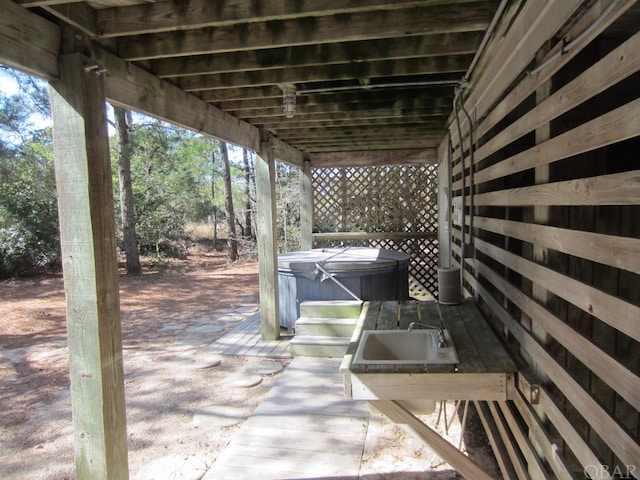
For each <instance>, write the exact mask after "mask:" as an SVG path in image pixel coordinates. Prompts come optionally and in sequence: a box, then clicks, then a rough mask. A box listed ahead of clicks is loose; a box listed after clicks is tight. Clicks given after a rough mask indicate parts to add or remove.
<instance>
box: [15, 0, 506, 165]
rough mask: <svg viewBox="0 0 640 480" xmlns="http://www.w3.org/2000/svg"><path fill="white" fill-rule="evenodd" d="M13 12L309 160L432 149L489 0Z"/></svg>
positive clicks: (160, 4) (42, 2)
mask: <svg viewBox="0 0 640 480" xmlns="http://www.w3.org/2000/svg"><path fill="white" fill-rule="evenodd" d="M16 3H19V4H21V5H22V6H24V7H26V8H29V9H30V10H31V11H32V12H34V13H38V14H40V15H42V16H46V17H47V18H49V19H53V20H54V21H55V22H57V23H59V24H69V25H71V26H73V27H74V28H77V29H80V30H82V31H83V32H84V33H85V34H87V35H88V36H89V37H90V38H91V39H92V40H93V41H94V42H96V43H99V44H100V45H102V46H103V47H104V48H105V49H107V50H109V51H111V52H112V53H114V54H115V55H117V56H119V57H121V58H122V59H124V60H126V61H128V62H131V63H132V64H134V65H135V66H138V67H141V68H143V69H144V70H146V71H148V72H150V73H152V74H154V75H156V76H158V77H160V78H162V79H165V80H166V81H167V82H170V83H172V84H174V85H175V86H177V87H179V88H181V89H183V90H184V91H186V92H188V93H191V94H193V95H195V96H197V97H199V98H201V99H202V100H204V101H206V102H208V103H210V104H212V105H214V106H216V107H218V108H219V109H221V110H223V111H225V112H227V113H229V114H231V115H233V116H235V117H237V118H239V119H242V120H244V121H246V122H248V123H249V124H251V125H254V126H256V127H259V128H262V129H264V130H266V131H268V132H270V133H271V134H272V135H274V136H275V137H277V138H279V139H280V140H282V141H284V142H286V143H288V144H290V145H291V146H293V147H295V148H297V149H299V150H301V151H303V152H306V153H310V154H312V153H322V152H349V151H362V150H369V151H371V150H396V149H424V148H433V147H435V146H437V145H438V143H439V142H440V140H441V139H442V137H443V135H444V132H445V128H446V125H447V120H448V118H449V114H450V113H451V110H452V100H453V93H454V88H455V86H456V84H457V82H459V81H460V79H461V78H462V77H463V76H464V74H465V72H466V71H467V69H468V68H469V65H470V63H471V62H472V59H473V57H474V55H475V53H476V51H477V49H478V47H479V45H480V43H481V41H482V38H483V36H484V33H485V31H486V29H487V27H488V25H489V24H490V22H491V19H492V18H493V15H494V13H495V10H496V8H497V4H498V1H497V0H457V1H454V0H421V1H419V0H394V1H384V0H169V1H156V2H150V1H147V2H141V1H135V0H102V1H99V2H74V1H69V0H18V1H17V2H16ZM287 84H289V85H293V86H295V89H296V113H295V115H294V116H293V118H286V117H285V115H284V112H283V99H282V88H281V87H283V86H285V85H287Z"/></svg>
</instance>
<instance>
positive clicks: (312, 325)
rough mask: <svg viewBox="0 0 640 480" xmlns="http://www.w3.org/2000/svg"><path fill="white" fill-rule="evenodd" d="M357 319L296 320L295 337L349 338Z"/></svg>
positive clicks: (309, 318) (307, 318) (305, 318)
mask: <svg viewBox="0 0 640 480" xmlns="http://www.w3.org/2000/svg"><path fill="white" fill-rule="evenodd" d="M357 323H358V319H357V318H311V317H300V318H299V319H298V320H296V335H306V336H320V337H349V338H350V337H351V335H353V331H354V330H355V328H356V324H357Z"/></svg>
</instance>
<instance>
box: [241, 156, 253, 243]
mask: <svg viewBox="0 0 640 480" xmlns="http://www.w3.org/2000/svg"><path fill="white" fill-rule="evenodd" d="M242 160H243V161H244V193H245V195H246V196H247V203H246V204H245V213H244V224H245V227H244V229H245V230H244V235H245V236H246V237H247V238H251V237H253V230H252V228H251V166H250V165H249V152H248V151H247V149H246V148H243V149H242Z"/></svg>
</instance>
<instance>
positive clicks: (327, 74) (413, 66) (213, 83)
mask: <svg viewBox="0 0 640 480" xmlns="http://www.w3.org/2000/svg"><path fill="white" fill-rule="evenodd" d="M471 59H472V55H455V56H444V57H425V58H418V59H411V60H389V61H380V62H362V63H353V64H345V65H329V66H317V67H293V68H281V69H277V70H264V71H252V72H238V73H221V74H217V75H203V76H194V77H183V78H181V79H180V80H179V81H178V82H177V85H178V86H179V87H180V88H182V89H183V90H184V91H186V92H193V91H202V90H215V89H220V88H240V87H256V86H263V85H277V84H279V83H293V84H295V85H298V84H301V83H312V82H323V81H334V82H335V81H339V80H354V79H356V80H358V79H362V80H369V79H372V78H385V79H388V78H390V77H401V76H410V75H412V76H415V75H430V76H433V78H420V79H416V80H415V81H422V80H425V81H428V80H440V79H443V80H447V79H451V80H452V81H453V78H454V76H452V75H449V76H447V77H443V78H438V77H437V75H442V74H453V73H456V74H461V73H464V72H465V71H466V70H467V68H468V67H469V64H470V63H471ZM354 85H356V84H355V83H354ZM301 88H302V87H301Z"/></svg>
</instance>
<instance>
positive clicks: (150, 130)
mask: <svg viewBox="0 0 640 480" xmlns="http://www.w3.org/2000/svg"><path fill="white" fill-rule="evenodd" d="M0 83H2V84H4V85H0V87H2V86H8V85H9V83H12V84H13V88H11V89H8V88H0V278H7V277H14V276H24V275H32V274H37V273H42V272H44V271H51V270H59V268H60V246H59V243H60V240H59V231H58V214H57V204H56V186H55V175H54V160H53V139H52V127H51V125H52V122H51V112H50V108H49V99H48V93H47V86H46V83H45V82H42V81H39V80H36V79H34V78H32V77H29V76H26V75H23V74H21V73H18V72H15V71H13V70H9V69H3V71H2V72H0ZM16 86H17V88H16ZM118 110H119V109H115V113H114V108H113V107H111V106H109V105H108V112H109V113H108V123H109V137H110V145H111V158H112V166H113V168H112V172H113V186H114V199H115V205H116V207H115V210H114V216H115V220H116V225H117V228H118V245H119V249H120V252H119V253H121V254H122V256H123V257H124V253H125V250H126V242H125V241H126V238H125V230H126V229H125V228H124V227H125V226H126V221H127V218H126V215H125V216H124V222H123V210H125V211H126V206H124V203H123V202H122V201H118V199H121V200H122V198H121V195H122V192H123V190H122V189H121V187H122V186H124V185H126V177H124V178H125V181H124V182H123V180H122V179H123V177H122V172H121V171H119V170H121V169H122V163H121V161H122V158H121V156H122V155H123V154H125V155H127V157H128V163H129V167H128V168H129V173H130V182H131V184H130V190H129V192H130V196H131V198H130V201H131V204H132V209H133V218H134V227H135V228H134V231H135V234H134V238H135V250H136V252H135V253H137V254H138V255H146V256H152V257H155V258H157V259H164V258H167V257H172V256H182V255H184V252H185V251H186V246H187V245H188V243H189V242H201V243H203V244H205V245H208V246H210V247H212V248H216V249H220V248H225V247H229V250H228V251H229V257H230V260H231V261H233V260H235V259H237V258H238V256H241V257H244V258H254V257H256V256H257V246H256V237H255V231H256V229H255V175H254V172H255V170H254V165H255V163H254V160H255V158H254V153H253V152H248V151H243V149H241V148H239V147H235V146H233V145H227V144H225V143H223V142H220V141H218V140H215V139H212V138H208V137H205V136H203V135H200V134H197V133H194V132H190V131H187V130H184V129H181V128H178V127H175V126H173V125H170V124H167V123H164V122H161V121H159V120H156V119H152V118H150V117H146V116H144V115H141V114H137V113H132V112H128V111H121V112H120V114H118ZM119 121H120V122H122V121H124V124H122V123H119ZM123 140H126V142H124V143H123ZM227 165H228V175H225V171H227V170H226V168H225V167H226V166H227ZM276 192H277V198H276V204H277V222H278V227H277V231H278V240H279V250H280V251H281V252H282V251H290V250H296V249H298V248H299V238H300V232H299V214H300V213H299V173H298V170H297V169H296V168H293V167H290V166H288V165H286V164H284V163H279V162H278V163H277V165H276ZM123 206H124V207H123ZM236 249H237V250H238V252H239V253H238V255H234V252H235V250H236ZM128 264H129V258H128V255H127V267H128V266H129V265H128ZM130 273H135V271H131V272H130ZM137 273H140V272H139V271H138V272H137Z"/></svg>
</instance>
